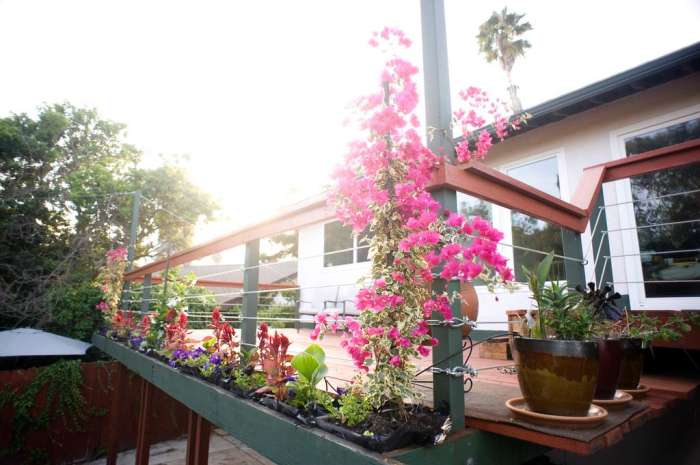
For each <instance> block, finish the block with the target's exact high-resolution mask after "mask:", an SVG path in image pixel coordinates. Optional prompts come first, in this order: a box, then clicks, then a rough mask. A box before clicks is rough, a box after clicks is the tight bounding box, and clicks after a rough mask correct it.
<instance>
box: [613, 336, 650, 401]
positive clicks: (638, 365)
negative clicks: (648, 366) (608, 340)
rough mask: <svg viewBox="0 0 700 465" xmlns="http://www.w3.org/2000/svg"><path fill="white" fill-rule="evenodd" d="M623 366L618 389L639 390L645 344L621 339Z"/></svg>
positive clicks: (636, 340)
mask: <svg viewBox="0 0 700 465" xmlns="http://www.w3.org/2000/svg"><path fill="white" fill-rule="evenodd" d="M620 342H621V343H622V353H623V355H622V364H621V366H620V380H619V381H618V383H617V387H618V389H637V388H638V387H639V379H640V378H641V377H642V369H643V368H644V344H643V343H642V340H641V339H620Z"/></svg>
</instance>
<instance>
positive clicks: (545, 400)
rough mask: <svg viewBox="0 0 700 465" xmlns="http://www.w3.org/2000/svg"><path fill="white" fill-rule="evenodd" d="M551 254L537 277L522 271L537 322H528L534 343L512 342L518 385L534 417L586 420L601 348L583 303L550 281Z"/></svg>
mask: <svg viewBox="0 0 700 465" xmlns="http://www.w3.org/2000/svg"><path fill="white" fill-rule="evenodd" d="M553 259H554V255H553V254H551V253H550V254H549V255H548V256H547V257H545V258H544V259H543V260H542V261H541V262H540V263H539V264H538V265H537V267H536V269H535V270H534V271H531V270H528V269H526V268H524V270H525V273H526V275H527V277H528V285H529V288H530V291H531V292H532V299H533V301H534V302H535V304H536V306H537V310H538V313H537V316H536V317H532V315H530V316H529V323H530V324H529V332H530V337H523V336H519V337H516V338H515V339H514V344H515V349H516V350H517V351H518V354H519V362H518V382H519V384H520V389H521V391H522V393H523V397H524V398H525V401H526V402H527V404H528V406H529V407H530V408H531V409H532V410H533V411H535V412H538V413H545V414H549V415H560V416H586V415H587V414H588V411H589V408H590V406H591V401H592V400H593V395H594V393H595V389H596V383H597V380H598V346H597V344H596V343H595V342H594V341H591V340H590V335H591V334H590V328H591V321H592V316H591V314H590V312H588V311H587V309H586V308H585V305H582V304H581V298H580V296H579V295H578V294H576V293H570V292H568V290H567V289H566V287H565V286H564V285H561V284H559V283H558V282H556V281H551V283H550V285H546V282H547V280H548V277H549V276H550V268H551V266H552V261H553Z"/></svg>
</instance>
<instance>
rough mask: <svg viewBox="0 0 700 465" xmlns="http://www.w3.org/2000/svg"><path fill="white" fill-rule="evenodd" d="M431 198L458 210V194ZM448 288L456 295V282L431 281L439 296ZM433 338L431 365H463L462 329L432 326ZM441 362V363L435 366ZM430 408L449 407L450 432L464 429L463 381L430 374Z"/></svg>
mask: <svg viewBox="0 0 700 465" xmlns="http://www.w3.org/2000/svg"><path fill="white" fill-rule="evenodd" d="M432 194H433V196H434V197H435V198H436V199H437V201H438V202H440V204H441V205H442V207H443V208H445V209H446V210H450V211H456V210H457V192H455V191H453V190H447V189H440V190H438V191H434V192H432ZM445 287H447V292H448V294H449V295H450V296H452V295H453V293H455V292H459V282H458V281H449V282H447V283H446V282H445V281H444V280H442V279H436V280H435V281H434V282H433V291H435V292H437V293H441V292H443V291H444V290H445ZM460 311H461V305H460V302H459V300H458V299H455V301H454V302H452V313H453V315H455V316H459V315H460ZM432 318H433V319H442V315H441V314H439V313H437V312H436V313H433V317H432ZM432 334H433V337H435V338H437V340H438V341H439V342H438V345H437V346H435V347H433V363H435V364H436V365H435V366H436V367H437V368H450V369H451V368H456V367H461V366H462V365H463V364H464V355H463V352H462V330H461V328H458V327H453V326H433V327H432ZM438 362H440V363H438ZM433 405H435V406H436V407H437V408H441V407H444V406H448V407H449V412H450V417H451V418H452V431H459V430H461V429H463V428H464V413H465V412H464V378H463V377H462V376H451V375H446V374H433Z"/></svg>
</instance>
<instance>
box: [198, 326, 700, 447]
mask: <svg viewBox="0 0 700 465" xmlns="http://www.w3.org/2000/svg"><path fill="white" fill-rule="evenodd" d="M274 330H275V329H273V331H274ZM276 331H279V332H281V333H284V334H285V335H286V336H287V337H288V338H289V340H290V341H291V349H290V352H291V353H297V352H300V351H302V350H304V348H305V347H306V346H307V345H308V344H309V343H311V342H312V341H311V340H310V339H309V332H310V331H309V330H308V329H301V330H300V331H299V332H297V330H295V329H277V330H276ZM205 334H209V332H208V331H204V330H195V331H193V334H192V336H193V339H198V338H200V337H203V335H205ZM317 342H318V343H319V344H320V345H321V346H322V347H323V348H324V350H325V351H326V357H327V363H328V366H329V374H328V377H329V380H330V381H331V382H332V383H334V384H340V385H343V383H344V381H349V380H351V379H352V377H353V375H354V374H355V371H354V367H353V363H352V361H351V360H350V358H349V356H348V355H347V354H346V353H345V350H344V349H343V348H341V347H340V337H339V336H338V335H333V334H330V335H327V336H326V337H324V338H323V339H322V340H320V341H317ZM431 363H432V358H431V357H427V358H422V359H417V360H415V364H416V366H417V367H418V368H419V369H422V368H425V367H427V366H429V365H430V364H431ZM469 365H471V366H472V367H473V368H475V369H477V370H478V371H479V373H478V376H477V377H476V378H474V379H473V382H474V383H475V390H474V391H475V392H473V393H471V394H467V398H466V408H465V417H466V423H467V426H468V427H470V428H475V429H479V430H483V431H487V432H491V433H495V434H499V435H503V436H508V437H512V438H516V439H521V440H524V441H528V442H532V443H535V444H540V445H543V446H547V447H551V448H555V449H560V450H564V451H568V452H573V453H576V454H580V455H589V454H592V453H594V452H596V451H598V450H600V449H603V448H606V447H610V446H612V445H614V444H616V443H617V442H619V441H621V440H622V439H623V438H624V436H625V435H626V434H627V433H629V432H630V431H632V430H635V429H637V428H639V427H641V426H642V425H643V424H645V423H646V422H647V421H649V420H651V419H653V418H657V417H659V416H661V415H664V413H666V412H668V411H669V410H670V409H671V408H673V407H675V406H677V404H679V403H680V402H682V401H684V400H689V399H692V398H694V397H695V396H697V393H698V387H699V386H700V382H698V381H697V380H689V379H683V378H674V377H664V376H644V377H643V378H642V384H645V385H647V386H649V387H650V388H651V390H650V392H649V393H648V395H647V396H646V398H644V399H642V400H643V402H644V403H646V405H647V406H648V407H649V408H647V409H646V410H644V411H642V412H639V413H637V414H634V415H633V416H632V417H630V418H629V419H628V420H626V421H624V422H623V423H621V424H619V425H617V426H615V427H613V428H612V429H610V430H609V431H607V432H605V433H604V434H601V435H600V436H598V437H596V438H595V439H593V440H591V441H580V440H576V439H572V438H567V437H561V436H556V435H552V434H547V433H543V432H540V431H535V430H531V429H528V428H524V427H522V426H519V425H516V424H508V423H504V422H498V421H488V420H483V419H479V418H473V417H470V415H469V402H470V397H469V396H476V395H479V391H482V392H483V390H484V389H486V390H488V385H498V386H512V387H517V386H518V377H517V375H515V374H509V373H507V372H504V371H502V370H499V369H497V368H496V367H503V366H514V362H512V361H504V360H490V359H483V358H480V357H479V350H478V348H477V347H475V348H474V351H473V352H472V355H471V357H470V358H469ZM431 377H432V375H431V374H430V373H425V374H423V375H421V376H420V377H419V378H418V379H419V380H430V379H431ZM476 388H478V389H476ZM422 390H423V391H424V393H425V397H426V401H427V402H428V403H430V400H431V395H430V387H429V385H427V386H426V387H423V388H422ZM472 399H473V397H472Z"/></svg>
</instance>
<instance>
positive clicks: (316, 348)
mask: <svg viewBox="0 0 700 465" xmlns="http://www.w3.org/2000/svg"><path fill="white" fill-rule="evenodd" d="M304 352H306V353H308V354H311V355H312V356H313V357H314V358H315V359H316V360H317V361H318V363H319V364H323V363H325V361H326V353H325V352H324V351H323V349H322V348H321V346H320V345H318V344H310V345H309V347H307V348H306V349H305V350H304Z"/></svg>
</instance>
